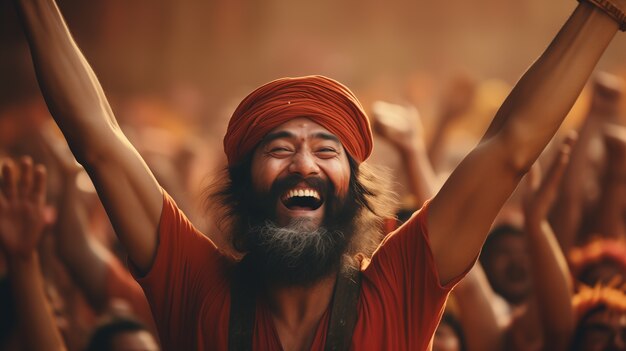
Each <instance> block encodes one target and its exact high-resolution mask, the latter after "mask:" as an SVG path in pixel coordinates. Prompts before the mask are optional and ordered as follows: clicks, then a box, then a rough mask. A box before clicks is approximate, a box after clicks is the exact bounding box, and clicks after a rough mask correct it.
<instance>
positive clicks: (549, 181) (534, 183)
mask: <svg viewBox="0 0 626 351" xmlns="http://www.w3.org/2000/svg"><path fill="white" fill-rule="evenodd" d="M576 139H577V134H576V133H575V132H572V133H570V134H569V135H568V136H567V137H566V139H565V141H564V142H563V145H561V148H560V149H559V152H558V154H557V155H556V158H555V160H554V161H553V162H552V164H551V165H550V168H549V169H548V172H547V173H546V176H545V177H544V179H543V180H541V171H540V169H539V166H538V165H537V164H535V165H534V166H533V167H532V169H531V171H530V172H529V173H528V175H527V177H528V179H527V180H526V181H527V184H528V186H529V189H528V191H527V194H526V197H525V199H524V213H525V216H526V222H527V223H529V222H531V223H539V222H542V221H544V220H546V218H547V215H548V212H549V211H550V208H551V207H552V205H553V204H554V200H555V199H556V195H557V192H558V189H559V184H560V181H561V178H562V176H563V173H564V172H565V168H566V166H567V164H568V162H569V155H570V152H571V149H572V146H573V145H574V143H575V142H576Z"/></svg>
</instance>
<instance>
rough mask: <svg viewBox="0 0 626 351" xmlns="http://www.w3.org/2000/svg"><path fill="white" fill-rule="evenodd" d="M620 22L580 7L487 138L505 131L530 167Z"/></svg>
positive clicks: (515, 91)
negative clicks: (518, 147) (518, 146)
mask: <svg viewBox="0 0 626 351" xmlns="http://www.w3.org/2000/svg"><path fill="white" fill-rule="evenodd" d="M616 32H617V24H616V23H615V22H614V21H613V20H612V19H611V18H610V17H608V16H607V15H606V14H604V13H602V12H601V11H600V10H598V9H596V8H595V7H593V6H592V5H589V4H588V3H585V2H583V3H581V4H579V5H578V7H577V8H576V10H575V11H574V13H573V14H572V16H571V17H570V19H569V20H568V21H567V23H566V24H565V26H564V27H563V28H562V29H561V31H560V32H559V33H558V34H557V36H556V38H555V40H554V41H553V42H552V43H551V44H550V46H549V47H548V49H547V50H546V52H545V53H544V54H543V55H542V56H541V57H540V58H539V60H538V61H537V62H536V63H535V64H533V65H532V66H531V68H530V69H529V70H528V72H527V73H526V74H525V75H524V76H523V77H522V78H521V79H520V81H519V82H518V83H517V85H516V86H515V88H514V89H513V91H512V92H511V94H510V95H509V97H508V98H507V99H506V100H505V102H504V104H503V105H502V107H501V108H500V110H499V111H498V113H497V114H496V117H495V118H494V120H493V122H492V123H491V125H490V126H489V129H488V130H487V132H486V134H485V137H484V139H486V138H489V137H491V136H493V135H495V134H496V133H498V132H504V134H505V135H506V136H507V137H512V139H510V140H511V141H512V142H513V143H516V144H517V145H520V146H521V145H527V146H525V147H522V148H520V149H519V151H518V152H517V154H520V155H519V156H518V157H519V158H520V164H521V165H526V166H527V167H526V168H528V167H530V165H532V164H533V163H534V161H535V160H536V159H537V158H538V156H539V154H540V153H541V151H542V150H543V148H544V147H545V145H546V144H547V143H548V141H549V140H550V139H551V138H552V136H553V135H554V133H555V132H556V130H557V129H558V127H559V126H560V125H561V122H562V120H563V119H564V118H565V116H566V115H567V113H568V112H569V110H570V109H571V107H572V105H573V104H574V102H575V100H576V99H577V97H578V95H579V93H580V91H581V90H582V88H583V86H584V84H585V82H586V81H587V78H588V77H589V75H590V74H591V72H592V70H593V68H594V67H595V65H596V63H597V61H598V60H599V58H600V56H601V55H602V53H603V52H604V50H605V49H606V47H607V46H608V44H609V43H610V41H611V39H612V38H613V37H614V36H615V34H616Z"/></svg>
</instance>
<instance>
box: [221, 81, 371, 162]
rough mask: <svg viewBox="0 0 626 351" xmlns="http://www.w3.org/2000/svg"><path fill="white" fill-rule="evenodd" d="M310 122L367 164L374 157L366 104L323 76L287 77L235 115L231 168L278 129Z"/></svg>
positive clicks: (229, 144)
mask: <svg viewBox="0 0 626 351" xmlns="http://www.w3.org/2000/svg"><path fill="white" fill-rule="evenodd" d="M298 117H306V118H309V119H311V120H312V121H313V122H315V123H318V124H319V125H321V126H323V127H324V128H326V129H328V130H329V131H330V132H331V133H333V134H334V135H336V136H337V137H338V138H339V140H340V141H341V143H342V145H343V147H344V148H345V149H346V151H347V152H348V153H349V154H350V156H352V158H354V159H355V160H356V161H357V162H359V163H361V162H363V161H364V160H365V159H367V157H368V156H369V155H370V153H371V152H372V144H373V143H372V131H371V128H370V124H369V121H368V119H367V116H366V115H365V112H364V111H363V107H362V106H361V103H359V101H358V100H357V98H356V97H355V96H354V94H352V92H351V91H350V90H349V89H348V88H347V87H345V86H344V85H343V84H341V83H339V82H337V81H335V80H332V79H330V78H326V77H323V76H305V77H298V78H281V79H277V80H275V81H272V82H269V83H267V84H265V85H263V86H261V87H259V88H257V89H256V90H255V91H253V92H252V93H250V95H248V96H247V97H246V98H245V99H244V100H243V101H242V102H241V103H240V104H239V106H237V109H236V110H235V112H234V113H233V116H232V117H231V119H230V122H229V123H228V129H227V131H226V136H224V152H226V156H227V157H228V164H229V165H230V166H232V165H234V164H236V163H237V162H239V161H241V159H242V158H243V157H244V156H246V155H247V154H248V153H249V152H251V151H252V150H254V148H255V147H256V146H257V145H258V143H259V142H260V141H261V140H262V139H263V137H265V135H266V134H267V133H268V132H270V131H271V130H272V129H274V128H276V127H278V126H279V125H281V124H283V123H285V122H287V121H289V120H290V119H292V118H298Z"/></svg>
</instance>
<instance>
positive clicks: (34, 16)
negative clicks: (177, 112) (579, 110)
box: [15, 0, 626, 350]
mask: <svg viewBox="0 0 626 351" xmlns="http://www.w3.org/2000/svg"><path fill="white" fill-rule="evenodd" d="M15 2H16V4H17V7H18V10H19V13H20V15H21V18H22V23H23V26H24V29H25V32H26V35H27V38H28V41H29V45H30V47H31V53H32V57H33V62H34V65H35V68H36V72H37V78H38V81H39V84H40V86H41V90H42V93H43V95H44V97H45V98H46V101H47V104H48V107H49V109H50V112H51V113H52V115H53V117H54V119H55V120H56V122H57V123H58V125H59V127H60V128H61V130H62V131H63V133H64V135H65V137H66V139H67V141H68V144H69V145H70V147H71V149H72V151H73V153H74V155H75V157H76V158H77V160H78V161H79V162H81V164H83V165H84V167H85V169H86V170H87V171H88V173H89V175H90V176H91V179H92V180H93V182H94V184H95V186H96V188H97V190H98V194H99V196H100V198H101V200H102V202H103V204H104V206H105V208H106V210H107V213H108V215H109V218H110V219H111V222H112V223H113V225H114V227H115V229H116V233H117V235H118V236H119V238H120V241H121V242H122V243H123V244H124V245H125V246H126V249H127V251H128V255H129V259H130V261H131V262H132V264H133V266H134V270H135V276H136V277H137V278H138V280H139V282H140V283H141V284H142V286H143V288H144V290H145V293H146V296H147V297H148V299H149V301H150V304H151V308H152V311H153V315H154V317H155V320H156V323H157V326H158V329H159V336H160V340H161V342H162V343H163V346H164V348H165V349H172V350H192V349H215V350H226V349H232V350H239V349H243V350H246V349H255V350H280V349H285V350H308V349H312V350H321V349H329V350H341V349H348V348H350V349H353V350H425V349H428V348H429V345H430V343H431V340H432V336H433V333H434V332H435V329H436V326H437V324H438V322H439V320H440V318H441V314H442V309H443V305H444V303H445V301H446V299H447V296H448V293H449V291H450V289H451V288H452V287H453V286H454V285H455V283H456V282H458V280H459V279H460V278H461V277H463V275H464V273H465V272H467V270H468V269H469V268H470V267H471V266H472V264H473V263H474V261H475V260H476V257H477V255H478V253H479V251H480V248H481V246H482V244H483V242H484V240H485V236H486V235H487V232H488V231H489V228H490V225H491V223H492V221H493V219H494V218H495V216H496V215H497V213H498V211H499V210H500V208H501V207H502V205H503V204H504V202H505V201H506V200H507V198H508V197H509V196H510V194H511V193H512V192H513V190H514V189H515V187H516V186H517V184H518V183H519V181H520V179H521V178H522V176H523V175H524V174H525V173H526V172H527V171H528V169H529V168H530V167H531V165H532V164H533V163H534V161H535V160H536V159H537V157H538V156H539V154H540V153H541V151H542V150H543V148H544V147H545V146H546V144H547V143H548V142H549V140H550V139H551V138H552V136H553V135H554V133H555V132H556V130H557V129H558V127H559V125H560V123H561V121H562V120H563V118H564V117H565V115H566V114H567V112H568V111H569V109H570V108H571V106H572V104H573V103H574V101H575V99H576V97H577V96H578V94H579V93H580V90H581V89H582V87H583V85H584V83H585V81H586V79H587V78H588V76H589V75H590V73H591V71H592V69H593V67H594V66H595V64H596V62H597V61H598V59H599V57H600V55H601V54H602V52H603V51H604V50H605V49H606V46H607V45H608V44H609V42H610V41H611V39H612V38H613V37H614V36H615V34H616V32H617V30H618V28H619V27H620V26H621V27H622V29H624V28H626V24H625V23H624V18H625V16H624V15H623V10H624V9H625V8H626V0H612V1H609V0H602V1H597V0H593V1H589V2H587V1H583V2H581V3H580V4H579V5H578V6H577V7H576V9H575V11H574V13H573V14H572V16H571V17H570V18H569V20H568V21H567V22H566V23H565V25H564V26H563V28H562V30H561V31H560V32H559V34H558V35H557V36H556V38H555V39H554V41H553V42H552V44H551V45H550V46H549V47H548V48H547V50H546V52H545V53H544V54H543V55H542V56H541V57H540V58H539V59H538V60H537V62H536V63H535V64H534V65H533V66H532V67H531V68H530V69H529V71H528V72H527V73H526V74H525V75H524V76H523V77H522V78H521V80H520V81H519V82H518V84H517V85H516V87H515V89H514V90H513V91H512V92H511V94H510V96H509V97H508V98H507V100H506V101H505V103H504V105H503V106H502V108H501V109H500V110H499V111H498V113H497V115H496V116H495V118H494V120H493V122H492V124H491V126H490V127H489V129H488V131H487V133H486V135H485V137H484V138H483V140H482V142H481V143H480V144H479V145H478V146H477V147H476V148H475V149H474V150H473V151H472V152H471V153H470V154H469V155H468V156H467V157H466V158H465V159H464V160H463V161H462V162H461V164H460V165H459V166H458V167H457V169H456V170H455V171H454V172H453V173H452V174H451V176H450V178H449V179H448V181H447V182H446V184H445V185H444V186H443V187H442V189H441V190H440V191H439V193H438V194H437V195H436V196H435V197H434V198H433V199H432V200H431V201H430V202H428V203H427V204H426V205H424V207H423V208H422V209H421V210H419V211H418V212H417V213H416V214H414V215H413V216H412V218H411V219H410V220H409V221H407V223H405V225H403V226H402V227H401V228H399V229H398V230H397V231H395V232H394V233H392V234H390V235H388V236H387V237H386V238H384V239H383V240H382V242H380V243H379V245H378V246H377V247H376V249H375V251H373V250H372V246H371V245H370V244H371V243H372V242H374V243H375V242H376V240H377V237H376V233H377V232H378V228H379V227H380V219H381V217H383V216H385V214H386V211H389V210H390V208H389V207H388V206H385V201H384V199H385V198H386V197H387V196H386V191H385V190H384V189H380V185H377V184H376V183H377V182H376V178H375V177H374V176H372V174H371V173H370V172H369V171H368V168H367V165H366V163H365V160H366V159H367V157H368V155H369V154H370V152H371V149H372V137H371V132H370V127H369V123H368V120H367V117H366V116H365V113H364V112H363V109H362V108H361V106H360V104H359V103H358V101H357V100H356V98H355V97H354V95H353V94H352V93H351V92H350V91H349V90H348V89H347V88H346V87H344V86H343V85H341V84H339V83H337V82H335V81H333V80H331V79H328V78H324V77H320V76H310V77H301V78H292V79H289V78H288V79H279V80H276V81H273V82H270V83H268V84H266V85H264V86H262V87H260V88H258V89H257V90H255V91H254V92H253V93H251V94H250V95H249V96H248V97H246V99H244V100H243V101H242V103H241V104H240V105H239V107H238V108H237V109H236V111H235V113H234V114H233V117H232V118H231V121H230V124H229V127H228V131H227V134H226V136H225V138H224V151H225V152H226V154H227V156H228V163H229V167H228V174H227V181H226V182H224V183H223V184H218V185H216V187H215V188H214V192H213V197H212V199H213V201H214V204H215V205H216V206H217V208H218V209H219V211H220V212H218V213H222V214H224V217H223V218H224V221H225V222H224V223H225V224H227V226H226V227H227V228H229V233H230V235H231V237H232V242H233V244H234V246H235V247H236V248H237V249H239V250H240V251H241V252H242V253H243V254H245V256H244V258H243V260H242V261H241V262H236V261H234V260H233V259H232V258H231V257H229V256H227V255H225V254H223V253H222V252H221V251H220V250H219V249H218V248H217V247H216V246H215V245H214V244H213V243H212V242H211V241H210V240H208V239H206V237H205V236H203V235H202V234H201V233H199V232H198V231H197V230H196V229H195V228H194V227H193V226H192V225H191V223H190V222H189V221H188V220H187V219H186V218H185V216H184V215H183V214H182V213H181V211H180V210H179V209H178V207H177V206H176V204H175V203H174V202H173V201H172V199H171V198H170V197H169V195H167V194H166V193H165V192H164V191H163V190H162V188H161V187H160V186H159V184H158V183H157V181H156V180H155V178H154V176H153V175H152V173H151V172H150V170H149V169H148V168H147V167H146V165H145V163H144V162H143V160H142V159H141V157H140V156H139V155H138V153H137V152H136V151H135V149H134V148H133V147H132V145H131V144H130V143H129V142H128V140H127V139H126V137H125V136H124V134H123V133H122V131H121V130H120V128H119V126H118V125H117V122H116V120H115V117H114V114H113V112H112V111H111V109H110V107H109V105H108V103H107V100H106V97H105V96H104V94H103V92H102V89H101V87H100V85H99V83H98V81H97V79H96V78H95V75H94V74H93V72H92V71H91V68H90V67H89V66H88V64H87V63H86V61H85V59H84V57H83V56H82V55H81V53H80V51H79V50H78V48H77V47H76V44H75V43H74V41H73V39H72V38H71V35H70V34H69V32H68V30H67V28H66V26H65V23H64V22H63V19H62V17H61V14H60V13H59V11H58V8H57V7H56V5H55V4H54V2H53V1H52V0H15ZM546 102H549V103H546ZM381 204H382V206H381ZM372 251H373V252H372ZM363 256H365V257H367V260H360V259H359V257H363Z"/></svg>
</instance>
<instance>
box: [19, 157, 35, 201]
mask: <svg viewBox="0 0 626 351" xmlns="http://www.w3.org/2000/svg"><path fill="white" fill-rule="evenodd" d="M32 188H33V160H32V159H31V158H30V157H28V156H25V157H22V158H21V159H20V177H19V180H18V191H19V194H20V195H21V196H28V195H30V192H31V191H32Z"/></svg>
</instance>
